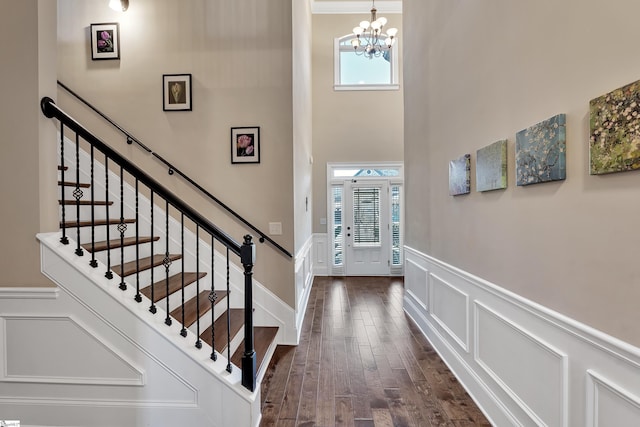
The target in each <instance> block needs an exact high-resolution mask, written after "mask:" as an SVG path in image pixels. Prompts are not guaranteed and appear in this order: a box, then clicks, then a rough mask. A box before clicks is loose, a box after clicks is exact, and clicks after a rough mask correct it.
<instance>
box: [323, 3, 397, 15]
mask: <svg viewBox="0 0 640 427" xmlns="http://www.w3.org/2000/svg"><path fill="white" fill-rule="evenodd" d="M376 9H377V10H378V13H400V14H401V13H402V1H399V0H395V1H378V2H376ZM370 11H371V3H370V2H368V1H317V0H311V13H314V14H331V15H336V14H354V13H369V12H370Z"/></svg>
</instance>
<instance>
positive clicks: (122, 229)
mask: <svg viewBox="0 0 640 427" xmlns="http://www.w3.org/2000/svg"><path fill="white" fill-rule="evenodd" d="M123 170H124V169H123V168H122V166H120V224H118V231H119V232H120V289H122V290H123V291H125V290H127V284H126V283H125V281H124V233H125V231H127V224H125V223H124V176H123Z"/></svg>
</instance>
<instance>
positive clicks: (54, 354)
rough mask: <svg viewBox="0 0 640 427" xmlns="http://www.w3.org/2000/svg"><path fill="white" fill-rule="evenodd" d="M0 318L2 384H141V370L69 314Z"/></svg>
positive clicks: (142, 381)
mask: <svg viewBox="0 0 640 427" xmlns="http://www.w3.org/2000/svg"><path fill="white" fill-rule="evenodd" d="M2 320H3V322H2V323H3V325H4V331H3V336H4V355H3V360H5V370H4V372H3V374H4V375H3V378H2V381H10V382H32V383H35V382H40V383H58V384H93V385H138V386H141V385H144V373H143V372H142V370H140V369H138V368H136V367H135V366H133V364H132V363H131V362H129V361H127V360H126V357H125V356H124V355H122V354H121V353H120V352H119V351H118V349H117V348H114V347H113V346H109V345H107V343H106V342H105V341H104V339H103V338H102V337H99V336H97V335H96V334H95V333H92V332H90V331H88V330H87V329H86V328H85V327H83V326H82V325H80V324H78V323H77V322H76V321H74V320H73V319H72V318H70V317H68V316H11V317H3V318H2ZM61 337H64V341H63V342H61V341H60V340H61ZM79 349H80V350H81V351H78V350H79ZM43 353H45V354H46V357H43Z"/></svg>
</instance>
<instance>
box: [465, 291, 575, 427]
mask: <svg viewBox="0 0 640 427" xmlns="http://www.w3.org/2000/svg"><path fill="white" fill-rule="evenodd" d="M475 313H476V318H475V326H476V341H475V342H476V346H475V359H476V361H477V362H478V364H479V365H480V366H481V367H482V368H483V369H484V370H485V371H486V372H487V373H488V374H489V375H490V376H491V377H492V378H493V380H495V381H496V383H498V385H500V387H502V388H503V389H504V390H505V391H506V392H507V394H508V395H509V396H511V397H512V399H513V400H514V401H515V402H516V403H517V404H518V405H519V406H520V407H521V408H522V409H523V410H524V411H525V412H526V413H527V414H528V415H529V416H530V417H531V419H532V421H534V422H535V423H536V424H538V425H548V426H552V425H553V426H561V425H566V422H565V412H566V406H567V395H566V390H567V356H566V355H565V354H563V353H561V352H559V351H557V350H555V349H554V348H552V347H551V346H549V345H548V344H547V343H545V342H543V341H542V340H540V339H539V338H537V337H535V336H533V335H532V334H530V333H528V332H527V331H525V330H523V329H521V328H520V327H519V326H518V325H516V324H514V323H513V322H510V321H509V320H507V319H505V318H504V317H502V316H500V315H498V314H497V313H495V312H494V311H492V310H490V309H488V308H487V307H485V306H483V305H482V304H478V303H476V304H475ZM505 344H506V345H505Z"/></svg>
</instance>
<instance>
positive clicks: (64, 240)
mask: <svg viewBox="0 0 640 427" xmlns="http://www.w3.org/2000/svg"><path fill="white" fill-rule="evenodd" d="M64 194H65V191H64V124H63V123H62V122H60V203H61V204H62V221H61V222H60V225H61V226H62V237H60V243H62V244H64V245H68V244H69V238H68V237H67V224H66V210H67V209H66V203H65V199H64Z"/></svg>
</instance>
